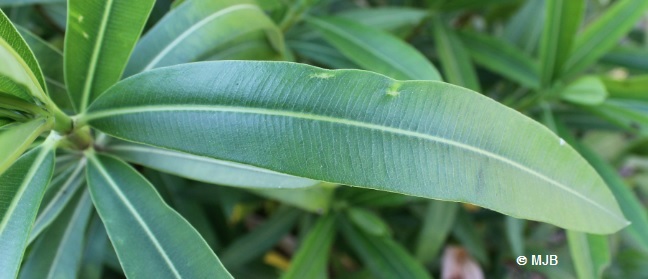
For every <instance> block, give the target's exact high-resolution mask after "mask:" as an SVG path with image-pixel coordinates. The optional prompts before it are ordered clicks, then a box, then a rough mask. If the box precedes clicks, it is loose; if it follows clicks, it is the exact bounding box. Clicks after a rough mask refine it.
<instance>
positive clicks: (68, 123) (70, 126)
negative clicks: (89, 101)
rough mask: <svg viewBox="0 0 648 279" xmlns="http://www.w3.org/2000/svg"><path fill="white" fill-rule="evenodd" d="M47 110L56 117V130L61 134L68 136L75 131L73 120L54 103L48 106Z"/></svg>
mask: <svg viewBox="0 0 648 279" xmlns="http://www.w3.org/2000/svg"><path fill="white" fill-rule="evenodd" d="M47 110H48V111H50V112H51V113H52V114H53V115H54V130H55V131H57V132H59V133H61V134H68V133H70V132H72V131H73V130H74V122H73V121H72V118H71V117H70V116H69V115H67V114H66V113H64V112H63V111H61V109H59V108H58V106H56V105H55V104H54V103H53V102H51V101H50V103H48V104H47Z"/></svg>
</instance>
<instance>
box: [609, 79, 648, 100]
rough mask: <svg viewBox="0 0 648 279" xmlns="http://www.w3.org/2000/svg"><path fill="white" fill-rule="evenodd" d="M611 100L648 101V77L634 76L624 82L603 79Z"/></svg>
mask: <svg viewBox="0 0 648 279" xmlns="http://www.w3.org/2000/svg"><path fill="white" fill-rule="evenodd" d="M601 81H603V84H605V88H606V89H607V91H608V92H610V97H611V98H620V99H630V100H641V101H648V75H641V76H634V77H630V78H628V79H624V80H615V79H611V78H605V77H603V78H601Z"/></svg>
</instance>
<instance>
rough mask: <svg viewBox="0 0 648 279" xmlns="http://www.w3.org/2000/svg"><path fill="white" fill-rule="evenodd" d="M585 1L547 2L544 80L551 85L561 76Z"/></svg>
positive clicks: (542, 59)
mask: <svg viewBox="0 0 648 279" xmlns="http://www.w3.org/2000/svg"><path fill="white" fill-rule="evenodd" d="M584 12H585V1H581V0H576V1H573V0H545V20H544V29H543V33H542V39H541V40H540V78H541V84H542V86H549V85H550V84H551V82H552V81H554V80H555V79H556V78H558V77H560V74H561V72H562V68H563V65H564V63H565V61H566V60H567V58H568V57H569V54H570V50H571V48H572V43H573V41H574V37H575V35H576V32H577V31H578V27H580V24H581V20H582V19H583V13H584Z"/></svg>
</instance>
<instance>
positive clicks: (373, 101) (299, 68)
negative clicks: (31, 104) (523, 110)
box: [79, 61, 627, 233]
mask: <svg viewBox="0 0 648 279" xmlns="http://www.w3.org/2000/svg"><path fill="white" fill-rule="evenodd" d="M104 96H105V97H102V98H100V99H98V100H97V101H96V102H95V104H93V106H92V107H91V108H90V110H89V113H88V114H86V115H84V116H82V117H80V119H79V125H84V123H89V124H91V125H92V126H94V127H96V128H97V129H99V130H101V131H103V132H105V133H108V134H110V135H113V136H115V137H118V138H122V139H127V140H130V141H135V142H140V143H147V144H151V145H155V146H159V147H163V148H167V149H174V150H178V151H181V152H185V153H191V154H195V155H199V156H204V157H210V158H215V159H220V160H228V161H234V162H239V163H243V164H248V165H253V166H257V167H261V168H266V169H270V170H273V171H277V172H281V173H286V174H290V175H295V176H300V177H307V178H310V179H315V180H321V181H326V182H331V183H338V184H345V185H354V186H359V187H367V188H372V189H378V190H387V191H390V192H396V193H402V194H408V195H414V196H420V197H427V198H434V199H443V200H453V201H463V202H469V203H473V204H477V205H480V206H483V207H486V208H491V209H493V210H496V211H500V212H503V213H505V214H510V215H513V216H515V217H519V218H527V219H533V220H539V221H544V222H550V223H552V224H556V225H558V226H562V227H565V228H570V229H575V230H582V231H587V232H598V233H611V232H615V231H617V230H619V229H621V228H622V227H624V226H626V225H627V221H626V220H625V219H624V217H623V215H622V214H621V212H620V211H619V208H618V205H617V204H616V201H615V200H614V198H613V196H612V195H611V194H610V192H609V191H608V190H607V187H606V186H605V183H604V182H603V180H602V179H601V178H600V177H599V176H598V175H597V174H596V172H595V171H594V170H593V169H592V168H591V167H590V166H589V165H588V164H587V162H586V161H585V160H584V159H582V158H581V157H580V155H579V154H578V153H577V152H576V151H575V150H574V149H572V148H571V147H570V146H568V145H565V144H564V142H563V141H561V140H560V139H559V138H558V137H557V136H556V135H555V134H553V133H552V132H551V131H549V130H547V129H546V128H545V127H544V126H542V125H541V124H539V123H537V122H534V121H533V120H531V119H529V118H527V117H525V116H523V115H522V114H520V113H518V112H516V111H514V110H512V109H509V108H507V107H505V106H502V105H500V104H498V103H497V102H495V101H493V100H491V99H488V98H486V97H484V96H482V95H480V94H477V93H475V92H473V91H470V90H467V89H464V88H461V87H457V86H454V85H450V84H446V83H443V82H435V81H396V80H393V79H390V78H388V77H385V76H382V75H378V74H375V73H371V72H366V71H359V70H337V71H331V70H323V69H319V68H316V67H312V66H307V65H302V64H295V63H287V62H246V61H222V62H204V63H193V64H188V65H179V66H173V67H167V68H164V69H158V70H153V71H150V72H148V73H143V74H140V75H138V76H136V77H133V78H130V79H127V80H124V81H122V82H120V83H119V84H117V85H116V86H114V87H112V89H111V90H110V91H109V92H107V93H106V94H105V95H104ZM126 96H128V97H126ZM206 142H208V143H209V144H205V143H206ZM369 157H371V158H377V159H376V160H372V161H367V160H366V159H365V158H369ZM411 162H417V163H416V164H412V163H411ZM512 189H515V191H512ZM547 200H552V201H555V203H547V202H546V201H547Z"/></svg>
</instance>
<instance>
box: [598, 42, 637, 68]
mask: <svg viewBox="0 0 648 279" xmlns="http://www.w3.org/2000/svg"><path fill="white" fill-rule="evenodd" d="M601 62H603V63H608V64H613V65H619V66H622V67H626V68H630V69H633V70H639V71H648V49H646V48H642V47H630V46H623V47H616V48H613V49H612V50H611V51H609V52H608V53H607V54H605V56H603V57H601Z"/></svg>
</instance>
